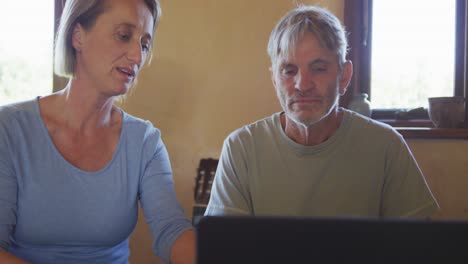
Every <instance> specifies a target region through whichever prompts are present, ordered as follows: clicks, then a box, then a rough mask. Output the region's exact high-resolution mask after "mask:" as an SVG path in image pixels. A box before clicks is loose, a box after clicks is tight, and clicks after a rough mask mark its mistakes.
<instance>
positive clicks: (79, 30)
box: [72, 23, 84, 52]
mask: <svg viewBox="0 0 468 264" xmlns="http://www.w3.org/2000/svg"><path fill="white" fill-rule="evenodd" d="M83 37H84V29H83V27H82V26H81V24H80V23H77V24H76V25H75V27H74V28H73V34H72V45H73V48H75V50H76V51H77V52H80V51H81V48H82V47H83Z"/></svg>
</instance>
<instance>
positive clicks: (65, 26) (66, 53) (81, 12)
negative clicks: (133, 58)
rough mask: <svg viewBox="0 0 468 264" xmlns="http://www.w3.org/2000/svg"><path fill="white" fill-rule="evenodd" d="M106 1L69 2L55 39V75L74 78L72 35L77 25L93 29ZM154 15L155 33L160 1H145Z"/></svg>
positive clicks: (80, 0) (85, 0) (75, 0)
mask: <svg viewBox="0 0 468 264" xmlns="http://www.w3.org/2000/svg"><path fill="white" fill-rule="evenodd" d="M106 2H107V1H104V0H67V1H66V2H65V6H64V8H63V12H62V16H61V17H60V24H59V27H58V30H57V35H56V38H55V50H54V72H55V74H57V75H59V76H62V77H67V78H72V77H73V74H74V70H75V63H76V54H75V49H74V48H73V45H72V34H73V30H74V28H75V26H76V24H77V23H80V24H81V25H82V26H83V27H84V28H85V29H86V30H89V29H91V27H93V26H94V23H95V22H96V19H97V17H98V16H99V15H100V14H102V13H103V12H104V11H105V10H106V8H108V7H107V5H106ZM144 2H145V4H146V5H147V6H148V8H149V10H150V11H151V14H153V32H154V31H155V30H156V27H157V24H158V22H159V18H160V17H161V6H160V4H159V0H144ZM150 58H151V54H150Z"/></svg>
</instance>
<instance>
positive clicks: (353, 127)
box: [205, 108, 438, 218]
mask: <svg viewBox="0 0 468 264" xmlns="http://www.w3.org/2000/svg"><path fill="white" fill-rule="evenodd" d="M340 111H343V112H344V115H343V120H342V122H341V124H340V126H339V128H338V130H337V131H336V132H335V133H334V134H333V135H332V136H331V137H330V138H329V139H328V140H327V141H325V142H323V143H321V144H319V145H316V146H303V145H299V144H297V143H295V142H294V141H293V140H291V139H290V138H289V137H288V136H287V135H286V134H285V133H284V131H283V129H282V127H281V122H280V115H281V113H276V114H274V115H272V116H271V117H268V118H265V119H263V120H259V121H257V122H255V123H252V124H250V125H247V126H245V127H242V128H240V129H238V130H236V131H234V132H233V133H232V134H231V135H229V137H228V138H227V139H226V140H225V142H224V146H223V150H222V153H221V157H220V161H219V164H218V169H217V172H216V176H215V180H214V182H213V188H212V191H211V199H210V202H209V204H208V207H207V210H206V212H205V215H256V216H260V215H262V216H268V215H272V216H301V217H315V216H323V217H337V216H338V217H339V216H343V217H346V216H363V217H387V218H388V217H426V216H430V215H431V214H432V213H434V212H435V211H436V210H437V208H438V206H437V203H436V201H435V199H434V198H433V196H432V194H431V191H430V189H429V187H428V185H427V183H426V181H425V179H424V176H423V175H422V173H421V171H420V169H419V167H418V165H417V163H416V161H415V159H414V157H413V156H412V154H411V152H410V150H409V148H408V146H407V145H406V143H405V141H404V140H403V138H402V137H401V135H400V134H398V133H397V132H396V131H395V130H394V129H393V128H392V127H390V126H388V125H385V124H383V123H379V122H377V121H375V120H372V119H368V118H365V117H363V116H361V115H358V114H356V113H354V112H351V111H348V110H346V109H342V108H340Z"/></svg>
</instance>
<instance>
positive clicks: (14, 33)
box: [0, 0, 54, 105]
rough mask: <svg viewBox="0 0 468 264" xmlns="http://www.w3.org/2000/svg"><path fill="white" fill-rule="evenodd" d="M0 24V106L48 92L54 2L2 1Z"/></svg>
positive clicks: (49, 86)
mask: <svg viewBox="0 0 468 264" xmlns="http://www.w3.org/2000/svg"><path fill="white" fill-rule="evenodd" d="M18 14H20V15H18ZM0 25H1V27H2V29H1V32H2V34H1V35H0V105H2V104H7V103H11V102H16V101H20V100H26V99H32V98H33V97H34V96H37V95H44V94H48V93H50V92H52V87H53V66H52V63H53V39H54V37H53V36H54V2H53V1H37V0H25V1H3V2H2V7H1V8H0Z"/></svg>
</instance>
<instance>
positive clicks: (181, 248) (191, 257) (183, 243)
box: [171, 230, 195, 264]
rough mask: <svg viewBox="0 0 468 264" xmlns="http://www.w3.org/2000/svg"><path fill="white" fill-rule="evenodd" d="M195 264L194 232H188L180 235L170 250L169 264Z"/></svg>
mask: <svg viewBox="0 0 468 264" xmlns="http://www.w3.org/2000/svg"><path fill="white" fill-rule="evenodd" d="M194 263H195V232H193V231H191V230H189V231H185V232H184V233H182V235H180V237H179V238H177V240H176V241H175V242H174V245H172V248H171V264H194Z"/></svg>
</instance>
